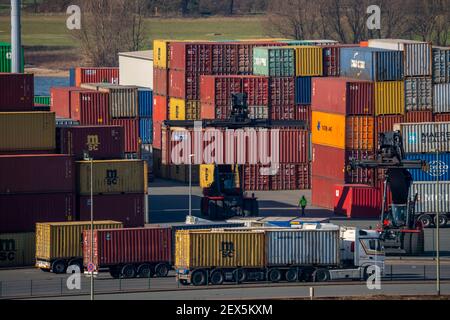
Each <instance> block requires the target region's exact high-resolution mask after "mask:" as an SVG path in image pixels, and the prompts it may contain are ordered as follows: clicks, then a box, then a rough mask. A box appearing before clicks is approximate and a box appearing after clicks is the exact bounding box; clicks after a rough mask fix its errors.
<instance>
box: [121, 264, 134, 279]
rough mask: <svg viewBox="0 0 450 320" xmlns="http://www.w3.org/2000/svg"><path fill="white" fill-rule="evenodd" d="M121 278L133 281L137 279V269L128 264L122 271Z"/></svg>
mask: <svg viewBox="0 0 450 320" xmlns="http://www.w3.org/2000/svg"><path fill="white" fill-rule="evenodd" d="M120 277H121V278H123V279H131V278H134V277H136V269H135V268H134V266H133V265H132V264H126V265H124V266H123V268H122V270H121V271H120Z"/></svg>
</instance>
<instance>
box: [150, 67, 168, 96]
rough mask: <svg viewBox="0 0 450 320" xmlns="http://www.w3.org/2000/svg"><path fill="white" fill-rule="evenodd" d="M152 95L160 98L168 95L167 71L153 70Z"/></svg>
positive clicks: (161, 69)
mask: <svg viewBox="0 0 450 320" xmlns="http://www.w3.org/2000/svg"><path fill="white" fill-rule="evenodd" d="M153 93H154V94H155V95H161V96H167V95H168V94H169V69H163V68H156V67H154V68H153Z"/></svg>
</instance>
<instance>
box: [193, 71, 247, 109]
mask: <svg viewBox="0 0 450 320" xmlns="http://www.w3.org/2000/svg"><path fill="white" fill-rule="evenodd" d="M242 85H243V83H242V77H239V76H201V77H200V102H201V103H202V104H203V103H205V104H210V105H213V106H228V107H231V98H232V94H233V93H242V92H243V88H242Z"/></svg>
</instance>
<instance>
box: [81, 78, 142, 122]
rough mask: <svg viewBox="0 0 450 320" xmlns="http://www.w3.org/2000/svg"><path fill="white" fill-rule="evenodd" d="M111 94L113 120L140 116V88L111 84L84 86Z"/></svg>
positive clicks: (110, 107) (110, 108)
mask: <svg viewBox="0 0 450 320" xmlns="http://www.w3.org/2000/svg"><path fill="white" fill-rule="evenodd" d="M92 86H95V87H97V89H96V90H98V91H100V92H106V93H109V112H110V116H111V118H134V117H137V116H138V87H134V86H118V85H111V84H104V83H99V84H92V85H83V87H84V88H88V89H94V88H93V87H92Z"/></svg>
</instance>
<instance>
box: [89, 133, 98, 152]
mask: <svg viewBox="0 0 450 320" xmlns="http://www.w3.org/2000/svg"><path fill="white" fill-rule="evenodd" d="M86 145H87V147H88V149H89V151H98V146H99V145H100V139H99V138H98V135H88V136H87V142H86Z"/></svg>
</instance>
